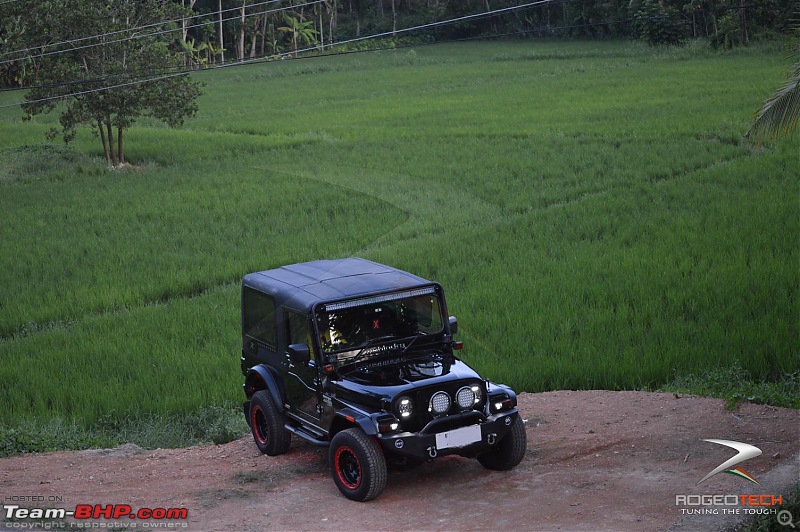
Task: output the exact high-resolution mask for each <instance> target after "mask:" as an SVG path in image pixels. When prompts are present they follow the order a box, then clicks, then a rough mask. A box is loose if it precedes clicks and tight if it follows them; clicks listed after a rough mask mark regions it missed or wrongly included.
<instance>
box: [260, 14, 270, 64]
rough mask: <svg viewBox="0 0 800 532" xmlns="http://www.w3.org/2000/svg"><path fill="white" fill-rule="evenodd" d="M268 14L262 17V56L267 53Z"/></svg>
mask: <svg viewBox="0 0 800 532" xmlns="http://www.w3.org/2000/svg"><path fill="white" fill-rule="evenodd" d="M267 18H268V17H267V15H266V13H265V14H264V18H262V19H261V57H264V56H265V55H267Z"/></svg>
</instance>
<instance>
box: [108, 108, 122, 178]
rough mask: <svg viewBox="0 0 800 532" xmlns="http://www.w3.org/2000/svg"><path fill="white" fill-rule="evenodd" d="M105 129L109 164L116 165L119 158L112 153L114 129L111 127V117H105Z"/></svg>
mask: <svg viewBox="0 0 800 532" xmlns="http://www.w3.org/2000/svg"><path fill="white" fill-rule="evenodd" d="M106 131H107V132H108V152H109V154H110V155H111V165H112V166H117V165H118V164H119V160H118V159H117V154H116V153H114V129H113V128H112V127H111V117H106Z"/></svg>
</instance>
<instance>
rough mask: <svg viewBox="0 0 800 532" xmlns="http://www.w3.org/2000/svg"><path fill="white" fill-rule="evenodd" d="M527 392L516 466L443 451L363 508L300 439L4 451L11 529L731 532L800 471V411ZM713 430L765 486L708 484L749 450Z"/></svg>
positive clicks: (3, 492) (630, 395)
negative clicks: (169, 516)
mask: <svg viewBox="0 0 800 532" xmlns="http://www.w3.org/2000/svg"><path fill="white" fill-rule="evenodd" d="M519 399H520V404H519V408H520V411H521V412H522V415H523V417H524V418H525V419H526V420H527V421H526V427H527V434H528V451H527V456H526V458H525V460H523V462H522V463H521V464H520V465H519V466H518V467H517V468H516V469H515V470H513V471H510V472H506V473H498V472H491V471H487V470H485V469H483V468H482V467H481V466H480V464H478V462H477V461H475V460H466V459H463V458H459V457H444V458H440V459H437V460H435V461H433V462H430V463H426V464H423V465H422V466H420V467H418V468H416V469H413V470H410V471H390V473H389V482H388V485H387V487H386V490H385V491H384V493H383V494H382V495H381V496H380V497H379V498H378V499H376V500H374V501H371V502H368V503H354V502H350V501H348V500H347V499H345V498H344V497H343V496H341V495H340V494H339V492H338V490H337V489H336V487H335V486H334V484H333V481H332V480H331V478H330V474H329V472H328V469H327V466H326V452H325V449H320V448H316V447H313V446H310V445H308V444H306V443H304V442H301V441H298V440H297V439H296V438H295V439H294V440H293V441H292V448H291V449H290V451H289V452H288V453H287V454H285V455H282V456H278V457H267V456H262V455H260V454H259V453H258V451H257V449H256V447H255V444H254V443H253V442H252V439H251V438H249V437H248V438H244V439H242V440H239V441H235V442H232V443H229V444H226V445H218V446H214V445H209V446H201V447H193V448H189V449H170V450H163V449H159V450H155V451H145V450H142V449H139V448H138V447H136V446H132V445H127V446H122V447H120V448H117V449H111V450H93V451H81V452H61V453H52V454H44V455H29V456H18V457H13V458H7V459H3V460H0V498H2V499H3V501H4V502H3V504H4V509H3V512H4V515H3V516H0V530H5V529H8V530H12V529H13V530H21V529H30V528H28V527H31V526H33V525H34V523H33V522H31V521H29V520H27V519H15V518H14V517H16V518H19V517H20V514H19V513H17V514H13V515H12V516H9V510H8V507H9V506H18V507H19V509H28V510H31V509H33V508H54V509H65V510H74V509H75V508H76V506H77V505H84V504H85V505H91V506H92V507H94V506H95V505H101V506H103V507H107V506H108V505H118V506H117V508H119V507H120V506H119V505H127V506H130V507H131V511H132V512H136V511H137V510H140V509H147V508H149V509H159V508H163V509H173V508H185V509H186V513H187V516H186V517H185V518H179V519H173V520H156V519H152V518H150V519H142V520H134V519H130V518H129V517H128V516H127V515H126V516H124V517H121V518H117V519H114V518H106V517H103V516H101V517H99V518H97V519H89V520H81V521H76V520H73V519H71V518H66V519H56V518H52V516H51V518H48V519H44V520H41V519H40V520H37V522H38V525H37V526H39V527H42V526H45V525H49V527H50V528H53V529H59V528H62V529H70V523H72V528H73V529H75V527H76V525H77V524H81V525H83V526H84V527H88V528H91V529H94V530H99V529H109V528H111V529H116V530H120V529H125V528H134V527H135V528H138V529H142V528H147V529H152V528H156V529H162V530H163V529H188V530H348V531H352V530H482V531H485V530H668V529H677V530H680V529H685V530H697V529H700V530H719V529H721V528H725V527H726V526H729V525H730V524H732V523H735V522H736V521H737V520H740V519H742V518H744V517H745V512H749V511H774V509H773V508H771V507H769V506H763V504H765V503H767V502H770V501H771V499H770V498H769V496H775V497H777V496H783V497H786V496H787V495H789V494H790V493H791V491H792V486H793V485H794V483H796V482H798V481H799V480H800V462H799V461H798V460H800V411H797V410H789V409H781V408H773V407H769V406H762V405H750V404H745V405H743V406H741V408H740V409H738V410H737V411H735V412H731V411H728V410H726V409H725V407H724V403H723V401H721V400H717V399H704V398H697V397H688V396H685V397H676V396H674V395H673V394H653V393H644V392H606V391H588V392H570V391H561V392H550V393H542V394H522V395H521V396H520V398H519ZM708 438H713V439H724V440H734V441H739V442H746V443H749V444H752V445H755V446H757V447H759V448H760V449H761V450H762V451H763V454H762V455H761V456H758V457H756V458H753V459H750V460H747V461H746V462H743V463H742V464H740V467H742V468H743V469H745V470H746V471H747V472H748V473H750V474H751V475H752V476H753V477H755V479H756V480H758V481H759V482H760V484H761V485H760V486H759V485H756V484H754V483H751V482H748V481H746V480H744V479H741V478H738V477H736V476H733V475H725V474H717V475H714V476H713V477H711V478H709V479H708V480H707V481H705V482H704V483H702V484H700V485H698V484H697V483H698V481H699V480H700V479H701V478H703V476H705V475H706V474H707V473H708V472H710V471H711V470H712V469H714V468H715V467H717V466H718V465H720V464H722V463H723V462H724V461H726V460H727V459H728V458H730V457H732V456H733V455H734V454H736V452H735V451H734V450H733V449H730V448H728V447H724V446H721V445H718V444H714V443H710V442H705V441H702V440H703V439H708ZM743 494H765V495H767V496H768V497H760V498H756V499H747V498H746V501H747V504H746V505H743V504H742V499H741V498H740V496H741V495H743ZM684 495H686V496H689V495H691V496H697V495H722V496H723V497H721V498H718V499H717V502H718V503H723V504H712V505H707V506H696V505H691V504H676V496H684ZM733 496H735V497H733ZM732 497H733V498H732ZM681 500H683V499H681ZM685 500H686V501H687V502H691V501H699V500H700V499H699V497H687V498H685ZM733 502H736V503H737V504H736V505H733V504H732V503H733ZM752 502H758V503H759V504H762V506H752V505H751V503H752ZM122 508H124V506H122ZM723 510H725V512H723ZM13 511H14V512H18V509H15V510H13ZM154 515H157V512H154ZM793 518H794V519H800V516H793ZM3 519H4V520H3ZM40 529H41V528H40ZM787 530H789V528H787Z"/></svg>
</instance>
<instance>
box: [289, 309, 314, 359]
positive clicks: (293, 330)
mask: <svg viewBox="0 0 800 532" xmlns="http://www.w3.org/2000/svg"><path fill="white" fill-rule="evenodd" d="M286 317H287V319H286V327H287V329H288V330H287V331H286V337H287V338H289V343H290V344H307V345H308V349H309V351H310V352H311V360H314V359H316V358H317V357H315V356H314V342H312V341H311V327H309V324H308V318H307V317H306V316H305V315H303V314H299V313H297V312H294V311H292V310H288V309H286Z"/></svg>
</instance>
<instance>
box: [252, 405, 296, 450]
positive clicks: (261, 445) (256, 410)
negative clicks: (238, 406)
mask: <svg viewBox="0 0 800 532" xmlns="http://www.w3.org/2000/svg"><path fill="white" fill-rule="evenodd" d="M284 423H285V420H284V417H283V414H281V413H280V412H278V409H277V408H276V407H275V402H274V401H273V400H272V397H271V396H270V395H269V392H268V391H267V390H259V391H257V392H256V393H254V394H253V397H252V398H251V399H250V428H251V430H252V431H253V439H254V440H255V441H256V445H257V446H258V450H259V451H261V452H262V453H264V454H266V455H269V456H276V455H279V454H283V453H285V452H286V451H288V450H289V444H290V443H291V441H292V433H291V432H289V431H288V430H286V428H285V427H284Z"/></svg>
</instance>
